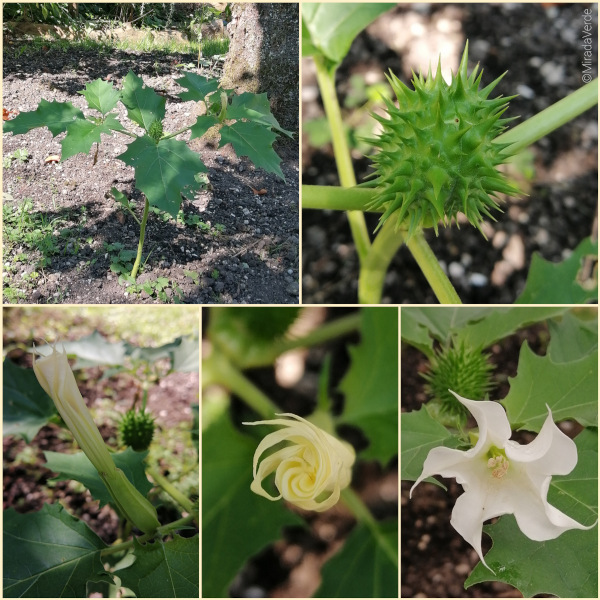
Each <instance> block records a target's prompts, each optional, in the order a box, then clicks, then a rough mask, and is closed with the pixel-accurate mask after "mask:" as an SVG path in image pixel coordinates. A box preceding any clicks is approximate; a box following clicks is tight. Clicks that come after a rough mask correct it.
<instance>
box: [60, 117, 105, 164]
mask: <svg viewBox="0 0 600 600" xmlns="http://www.w3.org/2000/svg"><path fill="white" fill-rule="evenodd" d="M101 133H110V128H109V127H107V125H105V124H104V123H92V122H91V121H88V120H87V119H77V121H73V123H71V124H70V125H69V126H68V127H67V135H66V136H65V138H64V139H63V140H62V142H61V143H60V145H61V147H62V153H61V160H62V161H65V160H67V159H68V158H71V156H75V155H76V154H79V153H80V152H82V153H83V154H87V153H88V152H89V151H90V148H91V147H92V144H93V143H94V142H97V143H100V134H101Z"/></svg>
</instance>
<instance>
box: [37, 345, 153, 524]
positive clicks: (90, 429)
mask: <svg viewBox="0 0 600 600" xmlns="http://www.w3.org/2000/svg"><path fill="white" fill-rule="evenodd" d="M33 371H34V373H35V375H36V377H37V380H38V381H39V383H40V385H41V386H42V387H43V388H44V391H45V392H46V393H47V394H48V395H49V396H50V397H51V398H52V400H53V401H54V404H55V406H56V408H57V410H58V412H59V413H60V416H61V417H62V418H63V420H64V422H65V423H66V424H67V427H68V428H69V429H70V430H71V433H72V434H73V437H74V438H75V439H76V440H77V443H78V444H79V446H80V447H81V449H82V450H83V452H84V453H85V455H86V456H87V457H88V458H89V460H90V462H91V463H92V464H93V465H94V467H95V468H96V470H97V471H98V474H99V475H100V478H101V479H102V481H103V482H104V484H105V485H106V487H107V489H108V491H109V493H110V495H111V496H112V498H113V501H114V504H115V505H116V507H117V508H118V509H119V510H120V512H121V513H122V514H123V516H124V517H125V518H126V519H128V520H129V521H130V522H131V523H132V524H133V525H135V526H136V527H137V528H138V529H140V530H141V531H143V532H144V533H152V532H154V531H155V530H156V528H157V527H159V526H160V523H159V521H158V518H157V515H156V509H155V508H154V506H152V504H151V503H150V502H149V501H148V500H147V499H146V498H145V497H144V496H143V495H142V494H141V493H140V492H139V491H138V490H137V489H136V488H135V486H134V485H133V484H132V483H131V482H130V481H129V480H128V479H127V477H126V476H125V474H124V473H123V471H121V469H118V468H117V467H116V465H115V463H114V461H113V459H112V457H111V455H110V453H109V452H108V448H107V447H106V444H105V443H104V440H103V439H102V436H101V435H100V432H99V431H98V428H97V427H96V425H95V423H94V421H93V419H92V415H91V414H90V411H89V410H88V407H87V406H86V404H85V402H84V400H83V398H82V396H81V392H80V391H79V388H78V387H77V382H76V381H75V376H74V375H73V371H72V370H71V367H70V366H69V361H68V359H67V353H66V352H57V350H56V348H52V353H51V354H49V355H48V356H43V357H42V358H39V359H38V360H36V358H35V354H34V357H33Z"/></svg>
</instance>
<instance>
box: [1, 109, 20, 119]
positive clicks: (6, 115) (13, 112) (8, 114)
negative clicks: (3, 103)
mask: <svg viewBox="0 0 600 600" xmlns="http://www.w3.org/2000/svg"><path fill="white" fill-rule="evenodd" d="M18 114H19V111H18V110H6V108H3V109H2V119H3V120H4V121H8V120H9V119H10V118H11V115H13V116H15V117H16V116H17V115H18Z"/></svg>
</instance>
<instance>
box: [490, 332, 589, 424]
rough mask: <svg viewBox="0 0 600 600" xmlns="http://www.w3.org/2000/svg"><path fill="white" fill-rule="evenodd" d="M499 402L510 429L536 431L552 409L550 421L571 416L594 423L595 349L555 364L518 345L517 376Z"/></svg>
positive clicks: (578, 420) (577, 419)
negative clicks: (582, 355) (548, 408)
mask: <svg viewBox="0 0 600 600" xmlns="http://www.w3.org/2000/svg"><path fill="white" fill-rule="evenodd" d="M509 381H510V391H509V392H508V395H507V396H506V398H504V400H502V401H501V404H502V405H504V408H506V413H507V416H508V420H509V422H510V424H511V426H512V427H513V429H514V428H515V426H516V427H518V429H526V430H527V431H539V430H540V429H541V427H542V425H543V424H544V421H545V420H546V417H547V415H548V410H547V409H546V404H548V406H549V407H550V409H551V410H552V417H553V419H554V421H556V422H558V421H563V420H565V419H575V420H576V421H577V422H578V423H581V425H583V426H590V425H591V426H595V427H597V426H598V350H596V351H595V352H593V353H590V354H589V355H588V356H586V357H585V358H581V359H579V360H574V361H570V362H563V363H555V362H553V361H552V360H551V359H550V357H548V356H537V354H535V353H534V352H533V351H532V350H531V349H530V348H529V345H528V344H527V342H525V343H524V344H523V345H522V346H521V353H520V356H519V366H518V368H517V376H516V377H514V378H509Z"/></svg>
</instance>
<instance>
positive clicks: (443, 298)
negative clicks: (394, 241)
mask: <svg viewBox="0 0 600 600" xmlns="http://www.w3.org/2000/svg"><path fill="white" fill-rule="evenodd" d="M406 245H407V247H408V249H409V250H410V251H411V252H412V255H413V257H414V258H415V260H416V261H417V264H418V265H419V267H420V268H421V271H423V275H425V278H426V279H427V281H428V282H429V285H430V286H431V288H432V289H433V291H434V293H435V295H436V296H437V299H438V300H439V302H440V304H462V302H461V301H460V298H459V297H458V294H457V293H456V290H455V289H454V286H453V285H452V284H451V283H450V280H449V279H448V277H447V276H446V274H445V273H444V271H443V270H442V267H440V263H439V262H438V260H437V258H436V257H435V254H434V253H433V252H432V250H431V247H430V246H429V244H428V243H427V240H426V239H425V236H424V235H423V230H421V229H417V231H415V233H413V235H412V236H411V237H410V238H409V239H408V240H406Z"/></svg>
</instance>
